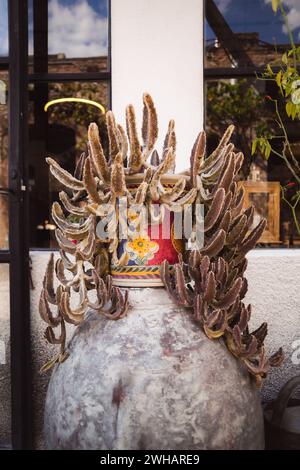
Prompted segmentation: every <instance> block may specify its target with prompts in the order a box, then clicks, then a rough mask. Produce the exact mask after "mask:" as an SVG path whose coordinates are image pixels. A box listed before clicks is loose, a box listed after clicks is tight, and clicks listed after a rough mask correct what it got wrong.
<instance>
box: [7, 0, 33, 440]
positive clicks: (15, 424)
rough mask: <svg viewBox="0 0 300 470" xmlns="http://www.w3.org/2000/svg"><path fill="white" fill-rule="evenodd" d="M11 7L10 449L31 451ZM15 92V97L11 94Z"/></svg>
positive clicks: (17, 2)
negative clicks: (11, 447)
mask: <svg viewBox="0 0 300 470" xmlns="http://www.w3.org/2000/svg"><path fill="white" fill-rule="evenodd" d="M8 6H9V10H8V11H9V90H10V91H11V92H10V93H9V191H10V192H9V216H10V217H9V265H10V341H11V400H12V415H11V416H12V446H13V448H14V449H29V448H31V447H32V412H31V410H32V407H31V396H32V394H31V383H32V381H31V365H30V296H29V272H30V271H29V242H28V230H27V223H28V217H27V214H28V194H27V191H26V188H27V164H26V154H27V127H26V126H27V71H28V63H27V59H28V58H27V47H28V46H27V44H28V24H27V23H28V20H27V11H28V5H27V1H24V0H11V1H9V2H8ZM12 90H13V92H12Z"/></svg>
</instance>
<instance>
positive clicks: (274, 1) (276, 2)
mask: <svg viewBox="0 0 300 470" xmlns="http://www.w3.org/2000/svg"><path fill="white" fill-rule="evenodd" d="M278 7H279V0H272V10H273V11H274V13H277V10H278Z"/></svg>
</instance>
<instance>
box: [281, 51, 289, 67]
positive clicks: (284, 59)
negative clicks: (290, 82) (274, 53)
mask: <svg viewBox="0 0 300 470" xmlns="http://www.w3.org/2000/svg"><path fill="white" fill-rule="evenodd" d="M281 60H282V63H283V64H285V65H287V63H288V58H287V53H286V52H285V53H284V54H282V57H281Z"/></svg>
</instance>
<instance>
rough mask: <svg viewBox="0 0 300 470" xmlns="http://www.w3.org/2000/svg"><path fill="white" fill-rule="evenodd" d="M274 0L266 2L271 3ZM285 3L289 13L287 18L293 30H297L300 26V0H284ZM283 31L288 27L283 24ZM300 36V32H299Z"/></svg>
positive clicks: (299, 35)
mask: <svg viewBox="0 0 300 470" xmlns="http://www.w3.org/2000/svg"><path fill="white" fill-rule="evenodd" d="M271 2H272V0H265V3H271ZM283 4H284V6H285V7H287V8H285V9H286V13H287V20H288V23H289V26H290V28H291V30H292V31H293V30H295V29H297V28H299V27H300V2H299V0H283ZM282 31H283V32H284V33H286V28H285V26H284V25H283V26H282ZM298 37H299V38H300V33H299V34H298Z"/></svg>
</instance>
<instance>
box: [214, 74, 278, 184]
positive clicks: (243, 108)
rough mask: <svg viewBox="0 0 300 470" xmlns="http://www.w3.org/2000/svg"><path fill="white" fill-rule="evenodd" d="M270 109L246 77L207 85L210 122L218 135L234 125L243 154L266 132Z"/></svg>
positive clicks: (245, 165) (246, 167) (247, 166)
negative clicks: (254, 140) (230, 125)
mask: <svg viewBox="0 0 300 470" xmlns="http://www.w3.org/2000/svg"><path fill="white" fill-rule="evenodd" d="M268 117H271V116H268V110H266V108H265V102H264V98H263V97H262V96H261V95H260V94H259V92H258V91H257V90H256V88H255V87H254V86H253V84H252V83H251V82H248V81H247V80H246V79H241V80H238V81H235V82H234V83H232V82H229V81H219V82H218V83H215V82H213V83H211V84H208V85H207V126H208V128H209V130H210V131H213V132H215V133H216V134H217V135H218V136H219V138H221V137H222V131H224V129H225V128H226V127H227V126H228V125H229V124H231V123H232V122H233V123H234V125H235V144H236V147H237V148H238V149H239V150H241V151H242V152H243V153H244V155H250V154H251V142H252V141H253V139H255V138H256V137H260V136H262V135H265V134H266V133H267V132H268V129H269V128H270V122H269V119H268ZM251 163H252V161H251V159H250V158H247V159H245V161H244V163H243V166H242V168H241V174H242V177H243V179H246V178H247V177H248V175H249V170H250V165H251Z"/></svg>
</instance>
